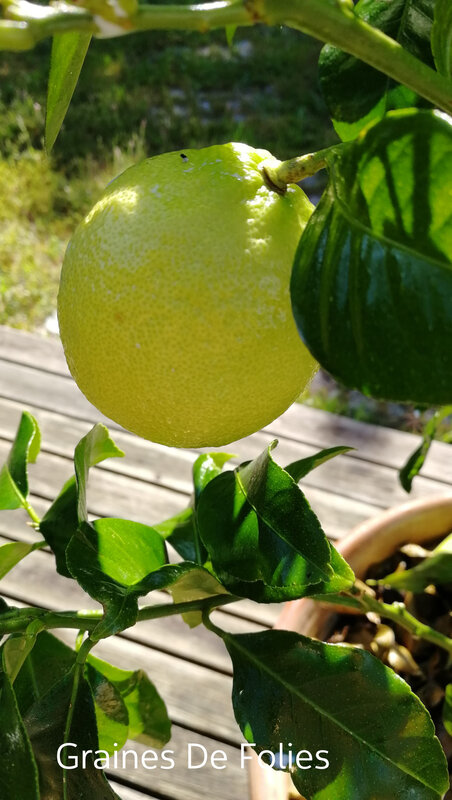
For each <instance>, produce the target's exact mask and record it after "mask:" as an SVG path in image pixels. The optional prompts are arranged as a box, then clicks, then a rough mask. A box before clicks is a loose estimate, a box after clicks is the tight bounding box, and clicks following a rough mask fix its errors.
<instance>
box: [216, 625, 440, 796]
mask: <svg viewBox="0 0 452 800" xmlns="http://www.w3.org/2000/svg"><path fill="white" fill-rule="evenodd" d="M224 641H225V644H226V647H227V648H228V650H229V653H230V655H231V658H232V662H233V667H234V685H233V696H232V699H233V705H234V713H235V716H236V719H237V722H238V723H239V725H240V727H241V729H242V731H243V734H244V736H245V738H246V739H247V740H248V741H249V742H253V743H255V745H256V747H255V750H256V751H257V752H261V751H263V750H267V751H268V750H269V751H271V752H272V753H274V754H275V763H276V764H277V765H280V766H285V765H287V764H288V758H289V750H291V751H292V753H297V752H300V751H302V750H304V751H308V752H309V753H311V754H312V760H309V758H308V756H307V755H306V753H302V754H301V758H302V760H301V763H299V764H298V765H297V763H296V762H295V764H294V767H293V770H292V771H291V773H292V779H293V781H294V783H295V786H296V787H297V789H298V790H299V791H300V793H301V794H302V795H303V796H304V797H307V798H309V800H332V798H334V800H375V798H377V797H378V798H379V800H383V798H385V799H386V798H387V800H390V799H391V800H393V798H395V797H396V796H397V797H400V798H402V797H409V798H410V799H411V800H440V798H441V797H442V796H443V794H444V792H445V791H446V790H447V788H448V786H449V778H448V770H447V763H446V759H445V756H444V752H443V750H442V748H441V745H440V743H439V741H438V739H436V737H435V735H434V726H433V723H432V720H431V719H430V717H429V715H428V712H427V711H426V709H425V708H424V706H423V705H422V703H421V702H420V700H419V699H418V698H417V697H416V695H414V694H413V693H412V692H411V690H410V688H409V686H408V684H406V683H405V682H404V681H403V680H402V679H401V678H400V677H399V676H398V675H396V674H395V673H394V672H393V671H392V670H391V669H389V668H388V667H386V666H384V665H383V664H382V663H381V661H379V660H378V659H376V658H375V657H374V656H372V655H371V654H370V653H367V652H366V651H364V650H359V649H357V648H353V647H346V646H344V645H331V644H324V643H323V642H318V641H315V640H313V639H308V638H306V637H304V636H299V635H298V634H296V633H290V632H287V631H265V632H264V633H255V634H243V635H240V636H233V635H231V634H225V635H224ZM289 743H291V744H289ZM269 756H270V754H269V753H267V758H268V757H269ZM322 758H323V759H326V760H327V762H328V763H327V764H325V761H322V760H321V759H322ZM309 765H310V766H311V769H307V768H306V767H307V766H309Z"/></svg>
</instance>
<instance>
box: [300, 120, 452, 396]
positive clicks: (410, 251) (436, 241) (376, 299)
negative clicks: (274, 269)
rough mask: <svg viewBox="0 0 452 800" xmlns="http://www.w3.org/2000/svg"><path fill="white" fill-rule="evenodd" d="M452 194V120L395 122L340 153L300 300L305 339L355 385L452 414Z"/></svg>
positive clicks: (309, 246)
mask: <svg viewBox="0 0 452 800" xmlns="http://www.w3.org/2000/svg"><path fill="white" fill-rule="evenodd" d="M451 193H452V120H451V119H450V118H449V117H447V116H445V115H444V114H440V113H439V112H430V111H417V112H416V111H403V112H392V113H391V114H390V115H388V116H387V117H386V118H385V119H384V120H383V121H382V122H380V123H378V124H376V125H374V126H372V127H370V128H368V129H367V130H366V131H365V132H364V133H363V135H362V136H360V137H359V139H358V140H357V141H356V143H348V144H346V145H343V146H342V148H340V149H339V150H336V151H335V154H334V158H333V159H332V162H331V164H330V182H329V186H328V189H327V191H326V192H325V193H324V195H323V197H322V200H321V201H320V203H319V205H318V206H317V208H316V210H315V211H314V213H313V215H312V217H311V218H310V220H309V222H308V225H307V226H306V229H305V232H304V234H303V236H302V237H301V240H300V244H299V246H298V250H297V253H296V256H295V260H294V268H293V273H292V281H291V295H292V307H293V311H294V316H295V320H296V323H297V326H298V330H299V332H300V335H301V336H302V338H303V340H304V341H305V343H306V344H307V346H308V347H309V349H310V350H311V352H312V354H313V355H314V356H315V358H317V360H318V361H319V362H320V363H321V365H322V366H323V367H324V368H325V369H326V370H328V371H329V372H331V374H332V375H334V377H336V378H337V379H338V380H340V381H342V382H343V383H345V384H346V385H347V386H350V387H353V388H356V389H359V390H360V391H362V392H363V393H364V394H367V395H371V396H374V397H377V398H385V399H389V400H395V401H407V402H414V403H417V404H428V405H445V404H447V403H450V401H451V398H452V348H451V347H450V341H452V225H451V224H450V208H449V204H448V203H447V202H445V198H447V197H449V196H450V195H451ZM421 343H422V346H421Z"/></svg>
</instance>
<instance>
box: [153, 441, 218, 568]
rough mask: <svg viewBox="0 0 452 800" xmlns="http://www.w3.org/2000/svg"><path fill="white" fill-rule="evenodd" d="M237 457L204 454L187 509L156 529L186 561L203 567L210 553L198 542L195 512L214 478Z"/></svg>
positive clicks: (197, 465)
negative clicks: (197, 563) (228, 462)
mask: <svg viewBox="0 0 452 800" xmlns="http://www.w3.org/2000/svg"><path fill="white" fill-rule="evenodd" d="M231 458H234V456H232V455H230V454H229V453H203V454H202V455H200V456H198V458H197V459H196V461H195V462H194V464H193V483H194V496H193V498H192V502H191V504H190V506H189V507H188V508H185V509H184V510H183V511H181V512H180V513H179V514H176V515H175V516H174V517H171V518H170V519H167V520H165V521H164V522H160V523H159V524H158V525H154V529H155V530H156V531H158V532H159V533H160V534H161V536H163V537H164V538H165V539H166V540H167V541H168V542H169V543H170V544H171V545H172V547H174V549H175V550H176V552H177V553H179V555H180V556H182V558H183V559H184V560H185V561H194V562H198V558H199V561H200V562H201V563H204V562H205V561H206V558H207V552H206V550H205V548H204V546H203V544H202V542H201V541H199V533H198V530H197V521H196V509H197V506H198V500H199V498H200V496H201V493H202V492H203V490H204V489H205V487H206V486H207V484H208V483H210V481H211V480H213V478H216V476H217V475H219V474H220V473H221V471H222V469H223V466H224V465H225V464H226V462H227V461H229V459H231Z"/></svg>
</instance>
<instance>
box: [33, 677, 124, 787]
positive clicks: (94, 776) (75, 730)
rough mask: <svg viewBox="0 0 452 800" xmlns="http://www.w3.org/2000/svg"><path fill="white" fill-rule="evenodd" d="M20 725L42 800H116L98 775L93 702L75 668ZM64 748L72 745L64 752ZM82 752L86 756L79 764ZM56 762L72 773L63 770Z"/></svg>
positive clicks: (42, 698)
mask: <svg viewBox="0 0 452 800" xmlns="http://www.w3.org/2000/svg"><path fill="white" fill-rule="evenodd" d="M76 676H77V678H76ZM24 723H25V727H26V729H27V732H28V735H29V737H30V741H31V744H32V747H33V752H34V754H35V758H36V761H37V764H38V768H39V775H40V789H41V800H54V798H57V797H58V798H61V800H118V796H117V794H116V793H115V792H114V791H113V789H112V788H111V787H110V786H109V784H108V782H107V780H106V778H105V775H104V773H103V772H102V769H98V768H96V766H95V761H96V760H97V759H99V760H100V759H101V758H102V757H103V758H105V756H106V753H105V754H102V755H99V754H98V753H96V751H98V750H99V747H98V739H97V729H96V716H95V711H94V701H93V697H92V694H91V691H90V688H89V685H88V683H87V681H86V680H85V678H84V677H83V675H81V674H80V675H77V671H76V668H75V667H74V668H72V669H71V671H70V672H68V673H67V674H66V675H64V676H63V678H61V680H60V681H59V682H58V683H56V684H54V685H53V686H52V688H51V689H50V690H49V691H48V692H47V693H46V694H45V695H43V696H42V697H41V698H40V699H39V700H38V701H37V702H36V703H34V704H33V705H32V706H31V707H30V708H29V709H28V711H27V713H26V714H25V715H24ZM69 742H70V743H72V745H71V746H70V747H67V746H66V747H65V746H64V745H65V744H66V743H69ZM82 751H85V752H86V751H90V752H88V753H87V756H86V758H85V760H84V761H83V760H82ZM74 755H76V756H78V763H76V762H74V760H73V759H74ZM58 758H59V760H60V762H61V763H62V764H65V765H66V766H69V767H75V768H74V769H64V768H62V767H61V766H60V764H59V763H58V760H57V759H58ZM103 763H104V762H101V763H100V764H98V766H102V764H103Z"/></svg>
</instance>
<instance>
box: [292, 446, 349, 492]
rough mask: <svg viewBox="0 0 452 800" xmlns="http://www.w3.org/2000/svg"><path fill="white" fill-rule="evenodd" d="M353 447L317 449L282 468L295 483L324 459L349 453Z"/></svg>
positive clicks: (323, 461)
mask: <svg viewBox="0 0 452 800" xmlns="http://www.w3.org/2000/svg"><path fill="white" fill-rule="evenodd" d="M354 449H355V448H354V447H341V446H339V447H329V448H328V449H327V450H319V452H318V453H314V455H313V456H308V457H307V458H300V459H299V460H298V461H292V463H291V464H288V465H287V467H284V469H285V471H286V472H288V473H289V475H290V476H291V477H292V478H293V479H294V481H295V483H298V481H301V479H302V478H304V477H305V476H306V475H307V474H308V473H309V472H312V470H313V469H315V468H316V467H320V465H321V464H324V463H325V461H329V460H330V458H335V456H340V455H342V454H343V453H349V452H350V450H354Z"/></svg>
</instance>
